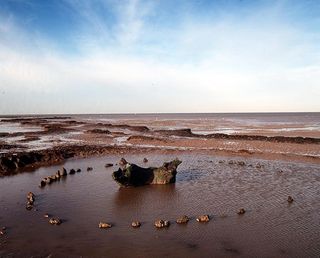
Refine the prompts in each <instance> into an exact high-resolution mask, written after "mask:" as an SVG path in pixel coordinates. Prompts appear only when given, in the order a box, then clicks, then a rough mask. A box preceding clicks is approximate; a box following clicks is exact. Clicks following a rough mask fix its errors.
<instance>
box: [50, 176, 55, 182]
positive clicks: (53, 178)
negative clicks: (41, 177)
mask: <svg viewBox="0 0 320 258" xmlns="http://www.w3.org/2000/svg"><path fill="white" fill-rule="evenodd" d="M49 178H50V179H51V182H54V181H57V178H56V175H53V176H49Z"/></svg>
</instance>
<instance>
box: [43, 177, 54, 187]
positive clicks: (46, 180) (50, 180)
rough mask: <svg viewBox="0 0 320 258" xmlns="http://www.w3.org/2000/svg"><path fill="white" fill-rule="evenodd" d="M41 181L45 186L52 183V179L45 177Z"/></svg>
mask: <svg viewBox="0 0 320 258" xmlns="http://www.w3.org/2000/svg"><path fill="white" fill-rule="evenodd" d="M43 181H44V182H46V184H48V185H49V184H51V183H52V179H51V178H50V177H45V178H44V179H43Z"/></svg>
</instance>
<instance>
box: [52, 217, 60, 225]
mask: <svg viewBox="0 0 320 258" xmlns="http://www.w3.org/2000/svg"><path fill="white" fill-rule="evenodd" d="M49 223H50V224H51V225H60V224H61V223H62V222H61V220H60V219H58V218H51V219H49Z"/></svg>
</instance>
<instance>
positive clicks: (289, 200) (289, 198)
mask: <svg viewBox="0 0 320 258" xmlns="http://www.w3.org/2000/svg"><path fill="white" fill-rule="evenodd" d="M287 201H288V203H293V201H294V200H293V198H292V197H291V196H290V195H289V196H288V200H287Z"/></svg>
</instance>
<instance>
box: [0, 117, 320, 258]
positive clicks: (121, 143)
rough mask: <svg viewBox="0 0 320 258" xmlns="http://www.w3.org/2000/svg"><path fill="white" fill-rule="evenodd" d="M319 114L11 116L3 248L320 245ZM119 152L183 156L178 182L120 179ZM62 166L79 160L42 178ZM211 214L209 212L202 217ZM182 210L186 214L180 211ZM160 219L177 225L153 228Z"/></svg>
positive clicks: (116, 251) (139, 252)
mask: <svg viewBox="0 0 320 258" xmlns="http://www.w3.org/2000/svg"><path fill="white" fill-rule="evenodd" d="M319 121H320V115H319V113H306V114H305V113H302V114H300V113H297V114H289V115H288V114H280V115H279V114H278V115H275V114H265V115H263V114H255V115H252V114H251V115H250V114H249V115H230V114H229V115H223V114H221V115H216V116H215V117H214V116H210V115H206V114H203V115H196V114H189V115H183V114H182V115H181V114H180V115H179V114H175V115H173V114H172V115H162V116H161V115H140V116H134V115H100V116H99V115H92V116H90V115H84V116H42V117H41V116H36V117H34V116H33V117H26V116H24V117H3V118H2V119H1V121H0V144H1V145H0V146H1V149H0V151H1V154H0V155H1V156H0V158H1V163H0V165H1V166H0V175H1V177H0V209H1V210H0V227H1V228H2V227H5V229H4V230H2V231H3V233H4V234H3V235H1V236H0V256H3V257H31V256H32V257H48V256H50V257H80V256H81V257H102V256H103V257H104V256H106V257H128V256H130V257H163V256H169V257H233V256H239V257H318V256H319V255H320V247H319V244H318V243H319V240H320V239H319V234H318V233H319V231H320V226H319V225H320V224H319V212H320V205H319V203H320V202H319V194H320V192H319V189H320V187H319V186H320V175H319V171H320V147H319V146H320V129H319V128H320V124H319ZM122 157H124V158H125V159H126V160H127V161H129V162H130V163H134V164H137V165H139V166H142V167H157V166H161V165H162V163H163V162H165V161H170V160H172V159H174V158H179V159H180V160H181V161H182V164H181V165H180V166H179V167H178V170H177V172H178V173H177V177H176V183H175V184H169V185H148V186H141V187H129V188H119V185H118V184H116V182H115V181H114V180H113V179H112V176H111V175H112V172H113V171H115V170H117V168H118V165H117V164H118V162H119V160H120V158H122ZM144 158H147V160H148V161H147V162H144V161H143V159H144ZM108 163H110V164H113V166H110V167H105V165H106V164H108ZM62 167H65V168H66V170H67V171H68V173H69V171H70V170H71V169H75V170H77V169H79V170H81V172H78V173H75V174H74V175H68V176H67V177H66V178H64V179H61V180H60V181H57V182H53V183H52V184H50V185H47V186H46V187H43V188H39V186H38V185H39V183H40V181H41V180H42V179H43V178H44V177H46V176H50V175H52V174H55V173H56V172H57V170H61V168H62ZM88 167H92V170H89V171H87V168H88ZM30 191H31V192H33V193H34V195H35V202H34V205H33V208H32V209H31V210H26V206H25V205H26V195H27V193H28V192H30ZM288 196H292V198H293V200H294V201H293V202H292V203H289V202H288V201H287V199H288ZM241 208H243V209H245V211H246V212H245V214H243V215H238V214H237V212H238V211H239V209H241ZM45 214H49V215H50V216H53V217H59V218H60V219H61V220H62V224H61V225H59V226H53V225H50V224H49V223H48V218H45V217H44V215H45ZM204 214H208V215H209V216H210V218H211V220H210V221H209V222H207V223H199V222H197V221H196V218H197V217H198V216H199V215H204ZM182 215H187V216H189V217H190V221H189V223H188V224H187V225H178V224H176V223H175V220H176V219H177V218H178V217H180V216H182ZM156 219H164V220H169V221H170V222H171V226H170V227H169V228H165V229H156V228H155V227H154V225H153V224H154V221H155V220H156ZM134 220H139V221H141V223H142V225H141V227H140V228H132V227H131V225H130V224H131V222H132V221H134ZM100 221H106V222H109V223H111V224H112V225H113V226H112V228H110V229H106V230H102V229H99V228H98V224H99V222H100Z"/></svg>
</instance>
